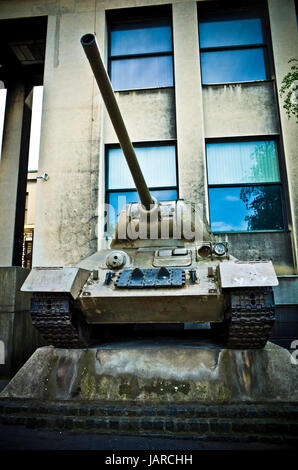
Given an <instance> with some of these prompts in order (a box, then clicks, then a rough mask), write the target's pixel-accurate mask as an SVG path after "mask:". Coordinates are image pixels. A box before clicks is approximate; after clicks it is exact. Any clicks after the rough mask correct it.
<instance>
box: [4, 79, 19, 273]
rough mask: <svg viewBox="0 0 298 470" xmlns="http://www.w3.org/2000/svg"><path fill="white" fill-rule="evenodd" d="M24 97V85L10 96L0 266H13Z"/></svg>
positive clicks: (7, 115) (5, 128)
mask: <svg viewBox="0 0 298 470" xmlns="http://www.w3.org/2000/svg"><path fill="white" fill-rule="evenodd" d="M24 98H25V94H24V86H23V85H22V84H21V83H16V84H15V86H14V87H13V88H11V89H10V90H9V92H8V93H7V100H6V115H5V124H4V133H3V147H2V154H1V161H0V207H1V210H0V266H11V264H12V256H13V243H14V229H15V211H16V203H17V187H18V176H19V159H20V145H21V133H22V121H23V107H24Z"/></svg>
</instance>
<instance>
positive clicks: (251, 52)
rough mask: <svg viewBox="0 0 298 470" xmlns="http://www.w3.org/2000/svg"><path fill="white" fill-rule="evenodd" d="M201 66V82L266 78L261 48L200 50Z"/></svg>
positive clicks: (246, 80)
mask: <svg viewBox="0 0 298 470" xmlns="http://www.w3.org/2000/svg"><path fill="white" fill-rule="evenodd" d="M201 66H202V82H203V84H210V83H229V82H248V81H252V80H266V70H265V62H264V51H263V49H262V48H259V49H241V50H234V51H217V52H202V53H201Z"/></svg>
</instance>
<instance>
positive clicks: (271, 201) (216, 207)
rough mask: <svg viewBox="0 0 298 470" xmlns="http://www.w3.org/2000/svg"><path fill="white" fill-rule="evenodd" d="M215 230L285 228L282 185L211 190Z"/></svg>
mask: <svg viewBox="0 0 298 470" xmlns="http://www.w3.org/2000/svg"><path fill="white" fill-rule="evenodd" d="M209 204H210V219H211V230H212V231H213V232H231V231H236V232H238V231H253V230H282V229H283V228H284V225H283V218H282V208H281V197H280V187H279V186H248V187H238V188H210V189H209Z"/></svg>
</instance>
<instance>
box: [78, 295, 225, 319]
mask: <svg viewBox="0 0 298 470" xmlns="http://www.w3.org/2000/svg"><path fill="white" fill-rule="evenodd" d="M140 294H141V295H138V296H135V295H131V296H122V297H119V296H115V297H85V298H80V299H79V300H78V301H77V302H76V307H77V308H78V309H79V310H80V311H81V312H83V314H84V318H85V320H86V322H87V323H89V324H98V323H185V322H206V321H210V322H220V321H222V320H223V317H224V313H223V312H224V296H222V295H218V294H209V296H206V295H198V296H194V295H183V294H182V293H181V294H180V295H177V294H176V295H164V294H163V295H146V296H145V295H144V292H143V291H142V293H140Z"/></svg>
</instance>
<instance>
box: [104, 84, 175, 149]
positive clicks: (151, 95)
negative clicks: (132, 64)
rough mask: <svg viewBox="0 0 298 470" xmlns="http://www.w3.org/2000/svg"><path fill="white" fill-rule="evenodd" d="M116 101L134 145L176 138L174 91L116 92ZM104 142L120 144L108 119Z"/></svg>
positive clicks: (162, 89) (167, 89)
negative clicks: (135, 143)
mask: <svg viewBox="0 0 298 470" xmlns="http://www.w3.org/2000/svg"><path fill="white" fill-rule="evenodd" d="M116 96H117V101H118V103H119V107H120V110H121V113H122V116H123V119H124V122H125V125H126V127H127V131H128V133H129V136H130V138H131V140H132V141H133V142H143V141H153V142H154V141H157V140H167V139H169V140H170V139H176V120H175V114H176V113H175V93H174V90H173V88H160V89H150V90H138V91H129V92H117V93H116ZM105 143H106V144H109V143H118V139H117V137H116V134H115V131H114V129H113V127H112V124H111V121H110V119H108V118H107V119H106V129H105Z"/></svg>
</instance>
